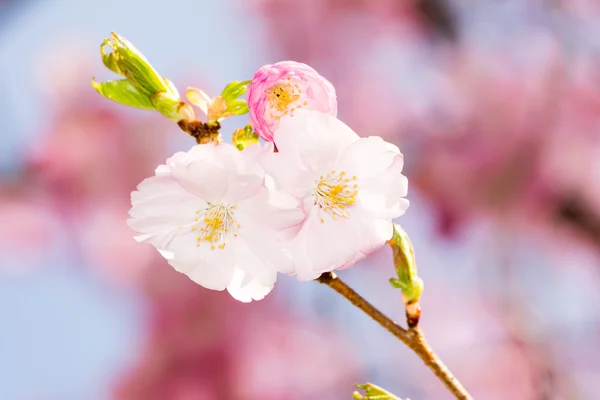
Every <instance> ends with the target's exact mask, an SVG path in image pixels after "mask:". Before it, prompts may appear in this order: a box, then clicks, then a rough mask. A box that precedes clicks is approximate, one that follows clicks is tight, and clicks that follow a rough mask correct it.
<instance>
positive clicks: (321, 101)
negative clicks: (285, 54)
mask: <svg viewBox="0 0 600 400" xmlns="http://www.w3.org/2000/svg"><path fill="white" fill-rule="evenodd" d="M248 108H249V109H250V123H251V124H252V127H253V128H254V130H255V131H256V133H258V135H259V136H260V137H261V138H262V139H263V140H266V141H269V142H272V141H273V132H274V131H275V129H276V128H277V126H278V125H279V120H280V119H281V117H283V116H284V115H292V116H293V115H294V111H295V110H298V109H308V110H315V111H320V112H323V113H327V114H331V115H333V116H334V117H335V116H336V115H337V101H336V96H335V89H334V87H333V85H332V84H331V83H330V82H329V81H328V80H327V79H325V78H323V77H322V76H321V75H319V74H318V73H317V71H315V70H314V69H312V68H311V67H309V66H308V65H306V64H301V63H297V62H295V61H282V62H278V63H276V64H272V65H265V66H263V67H261V68H260V69H259V70H258V71H256V73H255V74H254V77H253V78H252V82H251V83H250V85H248Z"/></svg>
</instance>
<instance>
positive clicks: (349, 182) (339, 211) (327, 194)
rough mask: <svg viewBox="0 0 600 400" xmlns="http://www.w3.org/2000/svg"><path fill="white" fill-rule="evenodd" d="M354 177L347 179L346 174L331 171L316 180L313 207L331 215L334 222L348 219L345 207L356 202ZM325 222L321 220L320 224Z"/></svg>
mask: <svg viewBox="0 0 600 400" xmlns="http://www.w3.org/2000/svg"><path fill="white" fill-rule="evenodd" d="M355 181H356V176H353V177H351V178H348V177H347V176H346V172H344V171H341V172H336V171H331V172H330V173H328V174H327V175H325V176H321V177H320V178H319V180H317V187H316V189H315V191H314V195H315V205H319V207H320V208H321V209H322V210H323V211H325V212H326V213H328V214H329V215H331V216H332V217H333V219H334V220H336V219H337V218H338V216H340V217H344V218H348V211H347V210H346V208H347V207H349V206H351V205H352V204H354V203H355V202H356V195H358V189H357V188H358V185H357V184H356V183H354V182H355ZM324 222H325V220H324V219H323V218H321V223H324Z"/></svg>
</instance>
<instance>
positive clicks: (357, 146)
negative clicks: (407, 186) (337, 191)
mask: <svg viewBox="0 0 600 400" xmlns="http://www.w3.org/2000/svg"><path fill="white" fill-rule="evenodd" d="M397 160H399V161H400V163H399V164H398V165H397V167H398V168H399V171H400V172H402V166H403V156H402V154H401V153H400V150H399V149H398V147H396V146H394V145H393V144H391V143H388V142H386V141H384V140H383V139H381V138H380V137H377V136H371V137H368V138H361V139H359V140H357V141H356V142H354V143H352V144H351V145H350V146H348V147H347V148H345V149H344V151H343V152H342V153H341V154H340V156H339V158H338V160H337V161H336V163H335V168H336V169H337V170H343V171H346V172H347V173H348V174H350V175H356V176H358V178H359V179H363V178H368V177H371V176H374V175H377V174H380V173H382V172H384V171H386V170H387V169H388V168H389V167H390V165H391V164H392V162H396V161H397Z"/></svg>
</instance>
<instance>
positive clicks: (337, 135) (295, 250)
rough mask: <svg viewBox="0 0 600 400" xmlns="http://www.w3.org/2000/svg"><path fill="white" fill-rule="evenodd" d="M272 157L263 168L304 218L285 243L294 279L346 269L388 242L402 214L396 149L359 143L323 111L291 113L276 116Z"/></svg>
mask: <svg viewBox="0 0 600 400" xmlns="http://www.w3.org/2000/svg"><path fill="white" fill-rule="evenodd" d="M274 142H275V145H276V146H277V149H278V153H270V154H266V155H265V156H264V157H262V160H261V162H262V164H263V165H264V166H265V168H266V170H267V173H268V174H270V175H272V176H273V177H274V180H275V182H276V183H277V186H278V187H279V188H280V189H281V190H283V191H285V192H286V193H289V194H291V195H293V196H295V197H296V198H298V199H299V200H300V201H301V203H302V207H303V209H304V211H305V213H306V219H305V220H304V221H303V224H302V226H301V228H300V230H299V233H298V235H297V236H296V237H295V239H294V240H293V241H292V242H291V243H290V245H289V252H290V254H291V256H292V259H293V266H292V267H291V268H287V266H284V265H282V266H280V267H279V270H280V271H281V272H284V273H287V274H296V275H297V277H298V279H299V280H311V279H315V278H317V277H318V276H319V275H320V274H321V273H323V272H327V271H332V270H334V269H339V268H347V267H349V266H352V265H354V264H355V263H356V262H357V261H358V260H360V259H362V258H363V257H365V256H366V255H367V254H369V253H371V252H372V251H374V250H375V249H377V248H379V247H381V246H382V245H384V244H385V242H386V241H387V240H389V239H390V238H391V237H392V229H393V228H392V219H393V218H396V217H399V216H401V215H402V214H404V212H405V211H406V209H407V208H408V204H409V203H408V200H406V199H405V198H404V196H406V194H407V190H408V181H407V179H406V177H405V176H404V175H402V167H403V156H402V154H401V153H400V151H399V150H398V147H396V146H394V145H392V144H390V143H387V142H385V141H384V140H383V139H381V138H379V137H366V138H360V137H359V136H358V135H357V134H356V133H354V132H353V131H352V129H350V128H349V127H348V126H346V125H345V124H344V123H343V122H341V121H340V120H338V119H337V118H335V117H334V116H331V115H329V114H326V113H321V112H319V111H314V110H312V111H311V110H297V111H296V112H295V114H294V116H285V117H283V118H281V121H280V123H279V126H278V127H277V129H276V131H275V134H274Z"/></svg>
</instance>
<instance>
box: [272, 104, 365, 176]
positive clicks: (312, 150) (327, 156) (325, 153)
mask: <svg viewBox="0 0 600 400" xmlns="http://www.w3.org/2000/svg"><path fill="white" fill-rule="evenodd" d="M358 139H359V137H358V135H357V134H356V133H354V131H352V129H350V128H349V127H348V126H347V125H345V124H344V123H343V122H342V121H340V120H339V119H337V118H335V117H333V116H331V115H329V114H325V113H322V112H319V111H309V110H297V111H296V112H295V113H294V115H293V116H285V117H283V118H281V120H280V122H279V126H278V127H277V129H276V130H275V133H274V141H275V145H276V146H277V149H278V150H279V152H280V153H281V154H283V155H284V156H285V157H292V158H295V159H299V160H300V161H301V162H302V164H301V165H302V166H303V167H304V168H305V169H308V170H311V171H315V172H320V171H324V170H330V169H331V167H332V166H333V162H334V161H335V159H336V158H337V156H338V154H339V153H340V152H341V151H342V150H343V149H344V148H345V147H346V146H348V145H350V144H351V143H352V142H354V141H356V140H358Z"/></svg>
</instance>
